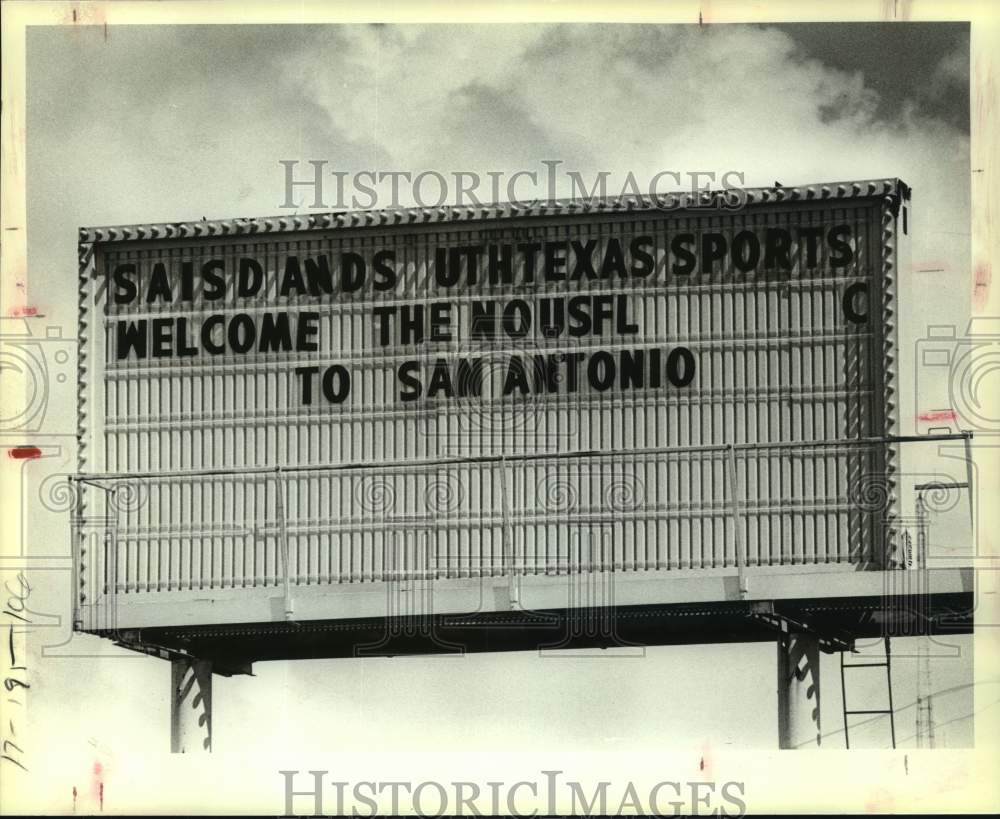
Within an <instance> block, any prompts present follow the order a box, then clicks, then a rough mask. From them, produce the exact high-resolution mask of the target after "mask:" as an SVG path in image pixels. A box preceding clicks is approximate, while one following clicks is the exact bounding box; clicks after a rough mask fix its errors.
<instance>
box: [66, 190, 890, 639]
mask: <svg viewBox="0 0 1000 819" xmlns="http://www.w3.org/2000/svg"><path fill="white" fill-rule="evenodd" d="M878 186H879V187H878V188H877V191H873V190H872V189H866V190H865V191H862V192H861V193H860V194H858V193H857V192H856V191H855V192H854V193H851V192H848V193H847V194H843V193H841V194H839V195H836V196H832V197H830V198H825V199H824V198H817V199H812V198H810V199H809V200H806V199H804V198H803V199H800V200H799V201H773V200H774V197H771V199H770V201H768V200H764V201H762V197H761V196H760V195H758V196H757V197H756V200H755V197H754V196H753V195H751V196H750V200H749V202H748V203H747V205H746V206H745V207H744V208H741V209H739V210H727V209H725V208H713V209H706V208H698V207H691V208H688V209H685V210H680V211H663V210H656V209H636V210H626V209H624V208H608V209H605V210H591V211H589V212H581V211H580V210H574V209H572V208H568V207H567V208H563V209H561V210H555V211H553V212H549V213H545V214H521V215H516V214H510V213H499V212H498V213H497V214H496V215H495V216H494V217H493V218H476V219H470V218H464V219H463V218H459V216H458V215H456V214H449V215H448V216H445V217H440V218H436V219H435V220H434V221H430V217H428V216H427V215H426V214H424V215H423V218H422V219H419V218H413V220H412V221H407V220H401V219H396V221H397V222H399V223H398V224H391V225H389V226H379V225H378V224H375V225H372V226H365V225H359V226H355V227H351V226H347V225H343V226H340V225H337V224H334V223H332V222H331V223H330V225H329V226H320V227H316V226H313V227H310V228H309V229H298V230H296V229H288V228H286V229H284V230H277V231H275V232H264V231H262V230H260V229H259V228H260V227H261V226H262V225H270V224H271V223H270V222H267V221H265V222H263V223H256V224H255V226H254V228H253V229H251V228H250V227H248V226H246V225H244V226H243V227H239V226H235V227H234V226H232V223H219V225H217V226H212V227H211V228H205V229H204V230H205V231H207V232H209V233H210V234H212V233H213V232H214V234H215V235H208V236H204V237H199V236H197V235H196V231H197V230H198V229H199V228H198V226H197V225H192V226H191V228H190V230H188V231H186V232H187V234H188V235H184V234H185V231H182V230H178V229H177V228H176V226H162V227H160V228H156V227H154V228H143V229H141V230H140V229H136V230H133V231H129V230H128V229H108V230H104V231H102V230H94V231H89V232H88V231H85V237H86V239H88V240H89V241H88V244H90V243H91V242H92V243H93V248H94V253H93V257H92V263H91V264H90V265H89V266H88V267H87V268H86V269H85V271H84V274H83V275H84V281H83V284H84V286H85V289H84V293H85V295H84V300H83V302H82V305H81V309H82V311H83V312H82V317H83V325H82V338H83V344H84V347H83V351H82V356H83V359H82V360H83V361H84V362H85V371H86V373H87V375H86V377H85V383H84V384H83V387H84V389H83V396H84V399H83V404H82V407H81V412H82V416H81V417H82V418H83V419H84V426H85V428H86V435H85V436H84V439H83V442H82V447H81V451H82V455H81V457H82V462H83V471H84V472H88V473H99V474H119V473H121V474H122V475H128V476H133V477H132V479H131V480H129V481H128V488H126V489H123V490H121V491H120V492H116V493H113V494H112V495H111V496H110V497H111V498H112V500H111V501H109V504H110V505H115V503H117V508H116V509H115V510H114V511H115V513H116V515H117V518H116V544H115V547H114V555H112V556H110V557H108V558H107V561H108V565H109V566H111V568H112V569H113V572H112V573H113V575H114V577H115V578H116V580H115V582H114V583H113V584H110V585H109V586H107V588H110V589H111V591H110V592H108V593H109V594H114V595H116V602H117V604H118V606H117V611H118V613H119V614H118V616H119V619H120V618H121V617H122V616H123V615H122V613H123V612H124V617H125V618H126V620H127V619H128V611H129V604H131V603H139V602H143V601H145V602H150V601H153V600H154V598H155V600H157V601H162V602H163V603H164V605H170V602H169V601H170V599H171V596H172V595H177V594H184V593H189V592H193V591H198V592H199V593H201V594H202V596H204V592H206V591H208V592H218V593H219V594H221V595H223V596H225V595H227V594H228V595H233V594H236V593H237V592H239V591H245V592H247V593H248V594H252V593H253V592H254V590H270V592H271V593H273V592H274V589H276V588H281V587H286V588H287V587H289V586H291V587H295V588H296V589H299V588H305V587H308V588H309V589H312V590H313V591H319V590H322V589H326V590H327V592H328V593H329V592H333V591H336V589H337V588H340V587H343V586H344V584H379V583H381V582H383V581H385V580H388V579H392V578H398V577H408V578H413V577H418V578H425V579H430V580H435V581H442V582H446V581H450V580H462V579H463V578H464V579H468V578H482V577H510V576H514V575H517V576H535V575H537V576H540V577H545V576H551V575H559V574H567V573H568V574H574V573H584V572H599V571H616V572H637V573H638V572H641V573H655V576H656V577H661V576H662V577H666V576H667V575H668V573H670V576H677V575H678V574H682V573H683V572H685V571H688V572H689V571H691V570H700V571H709V572H712V571H715V572H720V573H728V574H731V573H732V572H733V571H734V570H735V568H736V567H737V565H738V564H740V563H741V564H742V567H744V568H746V567H761V566H788V565H807V564H830V563H844V564H851V565H852V566H862V567H865V566H871V567H878V566H881V565H883V564H884V562H885V543H884V535H883V533H882V528H881V526H880V516H881V515H882V514H883V507H884V504H883V505H878V506H877V512H876V507H875V506H873V505H870V504H869V505H868V506H866V505H865V503H864V501H865V497H861V498H860V500H859V497H858V496H857V493H858V491H859V490H858V488H859V487H861V490H862V492H863V493H865V492H871V491H877V490H879V489H881V490H882V491H884V492H885V493H887V494H891V491H892V488H891V484H887V483H886V480H885V477H884V476H885V475H886V469H887V461H888V460H891V453H890V452H889V450H888V448H887V446H886V444H885V443H884V442H883V441H882V440H880V439H881V438H883V436H885V435H886V434H888V433H889V432H890V426H891V418H890V417H887V415H886V406H887V404H886V389H887V386H888V382H889V380H890V379H891V372H888V371H887V369H886V363H885V362H886V361H887V360H889V353H890V348H891V344H892V329H891V326H887V325H886V321H885V316H886V315H891V313H886V312H885V309H886V307H887V306H888V305H889V304H890V303H891V301H892V298H893V291H892V287H891V274H887V271H889V270H890V268H891V259H892V254H894V253H895V252H896V248H895V242H896V240H897V238H898V237H897V236H896V235H895V223H896V214H897V212H898V208H899V202H900V200H901V199H902V198H903V195H902V194H901V193H900V189H902V190H903V191H905V186H901V185H900V184H899V183H894V182H892V183H889V182H887V183H878ZM897 186H898V187H897ZM841 191H843V188H841ZM798 198H799V197H796V199H798ZM273 221H277V220H273ZM328 221H329V220H328ZM247 224H248V223H247ZM227 225H229V227H228V228H227V227H226V226H227ZM291 227H292V228H294V226H291ZM230 228H231V229H230ZM887 262H888V266H887ZM347 465H350V466H351V468H349V469H346V468H343V467H345V466H347ZM276 468H280V470H281V471H280V472H276V471H275V469H276ZM873 476H878V477H879V479H880V482H879V483H878V486H877V487H875V489H874V490H873V487H872V486H869V485H868V484H866V481H868V482H869V483H870V482H871V479H872V478H873ZM87 491H88V492H90V491H89V490H87ZM90 494H91V495H94V500H93V503H94V504H97V505H98V506H97V507H95V506H93V505H92V507H91V508H101V509H104V508H105V507H104V506H103V505H102V504H103V500H101V499H100V498H103V495H101V496H100V498H99V497H98V495H99V493H96V492H90ZM116 496H117V502H115V501H114V498H115V497H116ZM740 546H741V547H742V549H743V550H744V553H743V554H742V555H741V554H740V553H739V547H740ZM112 564H113V565H112ZM95 570H96V569H95ZM136 611H138V608H136ZM158 622H159V621H158ZM162 622H167V621H162ZM206 622H212V621H206ZM126 624H127V623H126Z"/></svg>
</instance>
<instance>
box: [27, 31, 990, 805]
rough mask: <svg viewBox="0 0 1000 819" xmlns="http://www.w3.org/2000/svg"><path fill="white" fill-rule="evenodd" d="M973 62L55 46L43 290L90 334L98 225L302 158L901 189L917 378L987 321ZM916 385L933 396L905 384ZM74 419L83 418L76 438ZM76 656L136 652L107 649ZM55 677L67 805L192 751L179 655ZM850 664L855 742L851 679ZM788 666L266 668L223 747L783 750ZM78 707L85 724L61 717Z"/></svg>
mask: <svg viewBox="0 0 1000 819" xmlns="http://www.w3.org/2000/svg"><path fill="white" fill-rule="evenodd" d="M968 48H969V41H968V27H967V26H966V25H964V24H934V25H928V24H892V25H890V24H886V25H865V26H861V25H849V24H844V25H824V26H822V27H821V26H815V25H782V26H717V25H711V26H701V27H699V26H634V25H630V26H625V25H620V26H610V25H589V26H583V25H580V26H572V25H557V26H544V25H530V26H497V25H494V26H480V27H460V26H445V25H438V26H425V27H406V26H385V25H379V26H359V27H300V26H277V27H252V26H245V27H230V26H205V27H144V28H140V27H129V28H124V27H112V28H110V29H104V28H102V27H80V26H78V27H61V28H35V29H32V30H30V31H29V36H28V52H27V53H28V75H27V76H28V86H27V87H28V109H27V114H28V123H27V133H28V153H27V168H28V205H29V211H28V217H29V218H28V243H29V244H28V262H29V269H30V271H31V273H30V277H29V281H28V290H29V293H28V300H29V301H30V302H31V303H32V304H33V305H34V306H36V307H38V308H39V310H40V311H42V312H44V314H45V316H46V318H47V321H48V322H49V323H54V324H57V325H59V326H62V327H63V328H65V333H66V335H68V336H71V335H73V334H75V322H76V313H75V309H76V308H75V276H76V230H77V228H78V227H79V226H81V225H107V224H127V223H137V222H150V221H153V222H156V221H176V220H182V219H190V218H193V219H198V218H201V217H207V218H209V219H211V218H224V217H232V216H260V215H270V214H274V213H278V212H280V211H281V204H282V202H283V199H284V187H283V171H282V168H281V166H280V165H279V161H280V160H284V159H298V160H302V161H303V162H304V161H306V160H310V159H323V160H326V161H328V163H329V166H330V167H331V168H336V169H338V170H343V171H347V172H355V171H358V170H364V169H373V170H383V171H410V172H417V171H420V170H425V169H433V170H437V171H439V172H441V173H445V174H449V173H452V172H454V171H459V170H464V171H474V172H477V173H480V174H485V173H486V172H487V171H503V172H505V173H511V172H513V171H515V170H518V169H522V168H526V169H529V170H539V169H540V165H539V163H540V161H541V160H543V159H550V160H560V161H562V162H563V163H565V168H567V169H576V170H579V171H580V172H582V173H583V174H584V175H588V174H590V175H593V174H596V173H597V172H598V171H602V170H607V171H610V172H611V173H612V174H614V175H615V176H616V178H619V179H620V178H623V177H624V176H625V174H626V173H628V172H629V171H631V172H633V173H634V174H635V175H636V176H637V177H640V178H648V177H649V176H651V175H652V174H654V173H656V172H657V171H662V170H671V171H679V172H682V173H685V172H688V171H710V172H715V173H717V174H721V173H724V172H726V171H737V172H741V173H743V174H744V175H745V181H746V184H747V185H761V184H771V183H772V182H773V181H775V180H780V181H781V182H782V183H783V184H785V185H794V184H800V183H808V182H825V181H837V180H848V179H865V178H874V177H895V176H898V177H900V178H902V179H904V180H905V181H906V182H907V183H908V184H910V185H911V186H912V187H913V189H914V194H913V197H914V198H913V213H914V215H913V221H912V228H913V229H912V232H913V269H912V270H910V271H904V275H905V281H903V283H902V293H901V313H902V315H904V316H905V318H904V320H903V321H902V324H901V328H900V332H901V342H902V357H903V362H902V368H903V370H904V371H906V370H907V366H906V364H907V362H908V361H911V359H912V353H911V352H909V351H910V350H912V347H913V342H914V341H915V340H916V339H917V338H920V337H921V335H922V333H923V332H924V331H925V329H926V325H927V324H929V323H934V324H945V323H955V324H957V325H959V326H961V327H964V325H965V322H966V321H967V319H968V314H969V302H970V292H971V286H972V284H971V276H970V272H969V236H968V234H969V219H970V203H969V174H970V167H969V94H968V77H969V51H968ZM561 192H562V193H564V192H565V191H561ZM921 271H934V272H921ZM911 369H912V368H911ZM913 389H914V387H913V384H912V378H911V383H909V384H907V383H906V382H905V381H904V383H903V392H902V394H903V395H904V396H907V395H909V396H913V395H914V392H913ZM911 406H913V399H912V398H904V407H905V408H906V409H907V410H909V408H910V407H911ZM926 408H933V407H925V409H926ZM918 409H919V407H918ZM71 418H72V406H71V405H67V407H66V416H65V423H66V425H67V431H71V430H72V420H71ZM903 423H904V428H905V427H906V425H908V424H911V423H912V414H909V413H908V412H904V414H903ZM67 463H72V459H71V458H70V457H67ZM51 518H52V519H51V520H42V519H39V520H38V521H37V524H36V525H37V527H38V528H37V531H38V532H51V534H52V537H54V538H61V539H62V540H65V539H66V522H65V519H64V518H60V517H58V516H54V515H53V516H51ZM67 550H68V547H67ZM58 591H59V593H60V594H64V593H65V590H63V589H60V590H58ZM51 604H52V606H54V607H55V608H60V607H62V604H63V598H61V597H58V596H57V597H56V598H54V599H53V601H52V603H51ZM74 645H75V646H80V647H81V648H80V652H82V653H89V652H94V653H105V654H107V653H108V649H107V646H106V644H100V645H99V644H98V641H96V640H91V639H82V638H81V639H77V640H75V641H74ZM963 645H964V646H965V656H966V657H967V656H968V648H969V643H968V642H967V641H966V642H965V643H963ZM45 662H46V668H47V671H46V682H45V684H44V685H41V686H39V691H38V692H37V697H38V700H39V701H41V702H49V703H51V704H52V707H51V708H44V707H41V706H40V707H39V709H38V712H39V714H41V713H42V712H43V711H44V713H45V714H46V715H48V716H39V720H40V722H39V730H40V731H42V732H49V734H50V735H51V737H52V738H53V742H60V743H64V746H63V751H61V752H60V753H63V754H65V755H66V757H65V762H64V764H63V765H62V767H60V768H59V773H58V777H57V779H58V781H57V782H56V785H55V786H54V787H55V788H56V791H57V792H60V793H62V792H63V791H59V790H58V789H59V788H62V787H63V786H64V785H65V786H66V787H65V789H64V790H65V791H66V792H68V789H69V783H70V782H71V781H74V780H73V776H74V774H73V771H74V770H75V768H74V766H78V765H79V764H80V759H84V758H87V754H89V753H93V752H94V751H93V749H94V748H100V749H102V750H101V751H100V754H101V755H102V759H104V762H105V764H108V765H110V766H112V768H113V766H114V765H115V764H116V763H115V760H117V764H119V766H122V765H123V764H124V763H123V761H122V760H123V756H124V755H125V754H127V753H130V752H137V753H158V752H160V751H162V750H163V749H164V748H166V747H167V742H168V720H167V705H166V700H165V697H162V696H161V693H163V694H165V692H166V690H167V679H168V675H167V668H166V666H165V665H164V664H163V663H161V662H159V661H155V660H151V659H143V658H135V657H129V658H120V659H114V660H108V659H104V660H100V661H98V660H92V659H88V658H85V657H84V658H77V659H61V660H59V659H50V660H46V661H45ZM540 662H544V663H546V665H545V667H544V669H543V671H544V673H542V674H539V673H537V670H538V664H539V663H540ZM637 663H638V664H639V665H640V666H641V673H638V672H637V671H636V670H635V667H636V664H637ZM826 664H827V666H829V667H828V668H827V677H826V679H827V680H828V683H827V685H828V688H827V691H828V692H829V696H827V698H826V703H825V705H824V726H825V727H826V728H827V729H828V730H829V731H830V732H834V731H835V730H836V729H837V727H838V725H839V718H840V715H839V710H838V709H839V705H840V702H839V691H838V690H837V688H838V687H839V686H838V685H834V682H835V681H836V679H837V678H836V673H835V672H836V668H835V665H834V659H832V658H831V659H827V661H826ZM773 668H774V647H773V646H771V645H750V646H736V647H711V648H700V647H684V648H658V649H650V650H649V651H648V652H647V656H646V658H645V659H643V660H638V661H637V660H631V659H630V660H621V661H620V662H615V661H613V660H611V659H606V660H602V661H600V662H595V661H593V660H590V661H588V660H580V661H576V660H568V659H560V660H544V661H543V660H540V659H539V658H538V657H536V656H535V655H532V654H525V655H512V656H502V657H496V656H485V655H480V656H477V657H468V658H463V659H459V660H449V659H442V658H435V659H422V660H421V659H406V660H402V659H401V660H365V661H338V662H322V663H320V662H316V663H298V664H284V663H273V664H258V666H257V667H256V669H255V670H256V673H257V675H258V676H257V677H255V678H233V679H231V680H219V681H218V682H217V683H216V694H217V705H216V731H215V734H216V737H215V741H216V747H217V749H219V750H221V751H233V750H237V749H245V748H254V747H258V746H259V745H267V746H268V747H299V748H302V749H305V750H309V749H313V750H315V751H317V752H319V751H322V750H324V749H327V748H328V747H329V745H330V742H331V737H332V736H335V737H336V742H337V744H338V747H340V748H341V749H344V748H346V749H358V750H364V749H377V748H379V747H385V746H386V745H387V744H391V745H392V747H394V748H397V749H403V750H413V751H415V750H420V749H432V750H433V749H439V748H440V749H446V748H453V747H456V746H462V747H468V748H470V749H471V750H484V749H497V748H499V749H515V748H517V747H523V746H525V745H527V746H530V747H542V748H553V749H562V750H567V749H570V748H584V749H597V750H601V749H619V748H622V747H628V748H648V749H651V750H653V749H656V748H662V747H663V746H664V745H666V746H668V747H678V748H694V749H699V748H702V747H713V746H714V747H725V746H730V747H774V746H775V744H776V726H775V724H774V720H773V698H774V693H773V692H774V681H773ZM967 674H968V664H967V663H965V662H958V661H946V662H942V663H941V670H940V671H939V672H938V677H937V681H936V682H937V684H938V685H939V686H940V688H941V689H942V690H943V689H949V691H951V689H953V688H955V686H962V685H964V683H965V682H967V677H966V675H967ZM150 692H155V696H153V695H151V693H150ZM896 695H897V705H899V706H900V708H901V709H902V710H901V712H900V724H901V725H902V726H903V727H902V728H901V730H900V736H901V738H903V739H905V740H906V741H908V742H910V743H912V733H913V729H912V724H913V714H914V709H913V705H912V703H913V697H914V687H913V680H912V674H910V673H907V672H905V671H900V688H899V690H898V691H897V694H896ZM67 698H71V700H72V702H73V703H74V706H73V707H72V708H71V709H66V708H65V707H63V708H62V709H57V708H56V705H57V704H58V703H59V702H67V701H69V700H68V699H67ZM262 703H266V704H265V705H264V706H262ZM938 708H939V709H940V713H939V718H940V720H941V722H942V723H948V724H946V725H943V726H942V728H941V730H940V732H939V735H938V738H939V740H940V741H941V742H943V743H951V744H953V745H962V744H967V743H968V742H969V741H971V736H972V734H971V722H970V720H969V719H968V715H969V714H970V713H971V694H970V692H969V690H968V689H967V688H959V689H956V690H955V691H951V692H950V693H948V694H942V695H941V698H940V704H939V706H938ZM123 715H127V716H123ZM830 741H831V742H833V743H839V742H840V736H839V735H837V734H835V735H834V736H833V737H832V738H831V740H830ZM300 767H305V766H304V765H302V766H300ZM693 773H694V772H692V774H693ZM122 787H124V786H122Z"/></svg>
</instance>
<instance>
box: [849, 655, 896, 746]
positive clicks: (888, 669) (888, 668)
mask: <svg viewBox="0 0 1000 819" xmlns="http://www.w3.org/2000/svg"><path fill="white" fill-rule="evenodd" d="M883 639H884V640H885V662H856V663H849V662H846V660H845V655H846V654H847V652H846V651H841V652H840V694H841V699H842V704H843V707H844V745H845V747H847V748H850V747H851V733H850V726H849V724H848V723H849V720H848V717H850V716H853V715H855V714H871V715H875V714H888V715H889V731H890V733H891V738H892V747H893V748H895V747H896V714H895V709H894V708H893V707H892V660H891V657H892V655H891V653H890V650H889V637H888V636H886V637H884V638H883ZM882 667H884V668H885V681H886V687H887V689H888V693H889V707H888V708H870V709H863V710H851V709H848V707H847V673H846V672H847V670H848V669H851V668H882Z"/></svg>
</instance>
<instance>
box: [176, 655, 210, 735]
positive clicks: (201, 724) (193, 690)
mask: <svg viewBox="0 0 1000 819" xmlns="http://www.w3.org/2000/svg"><path fill="white" fill-rule="evenodd" d="M211 750H212V664H211V662H209V661H208V660H196V659H193V658H190V657H174V658H172V659H171V661H170V752H171V753H174V754H194V753H205V752H208V751H211Z"/></svg>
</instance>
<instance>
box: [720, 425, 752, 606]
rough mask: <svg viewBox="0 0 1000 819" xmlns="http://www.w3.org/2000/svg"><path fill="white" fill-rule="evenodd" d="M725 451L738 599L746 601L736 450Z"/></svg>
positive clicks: (744, 557)
mask: <svg viewBox="0 0 1000 819" xmlns="http://www.w3.org/2000/svg"><path fill="white" fill-rule="evenodd" d="M726 449H727V450H728V453H727V454H728V457H727V467H728V470H727V471H728V475H729V514H730V516H731V517H732V519H733V533H734V535H735V537H736V571H737V573H738V578H739V581H738V582H739V587H740V599H741V600H746V599H747V598H748V597H749V596H750V589H749V587H748V585H747V576H746V565H747V556H746V547H745V545H744V543H743V517H742V515H740V494H739V484H738V482H737V480H736V449H735V448H734V447H733V445H732V444H728V445H727V447H726Z"/></svg>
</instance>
